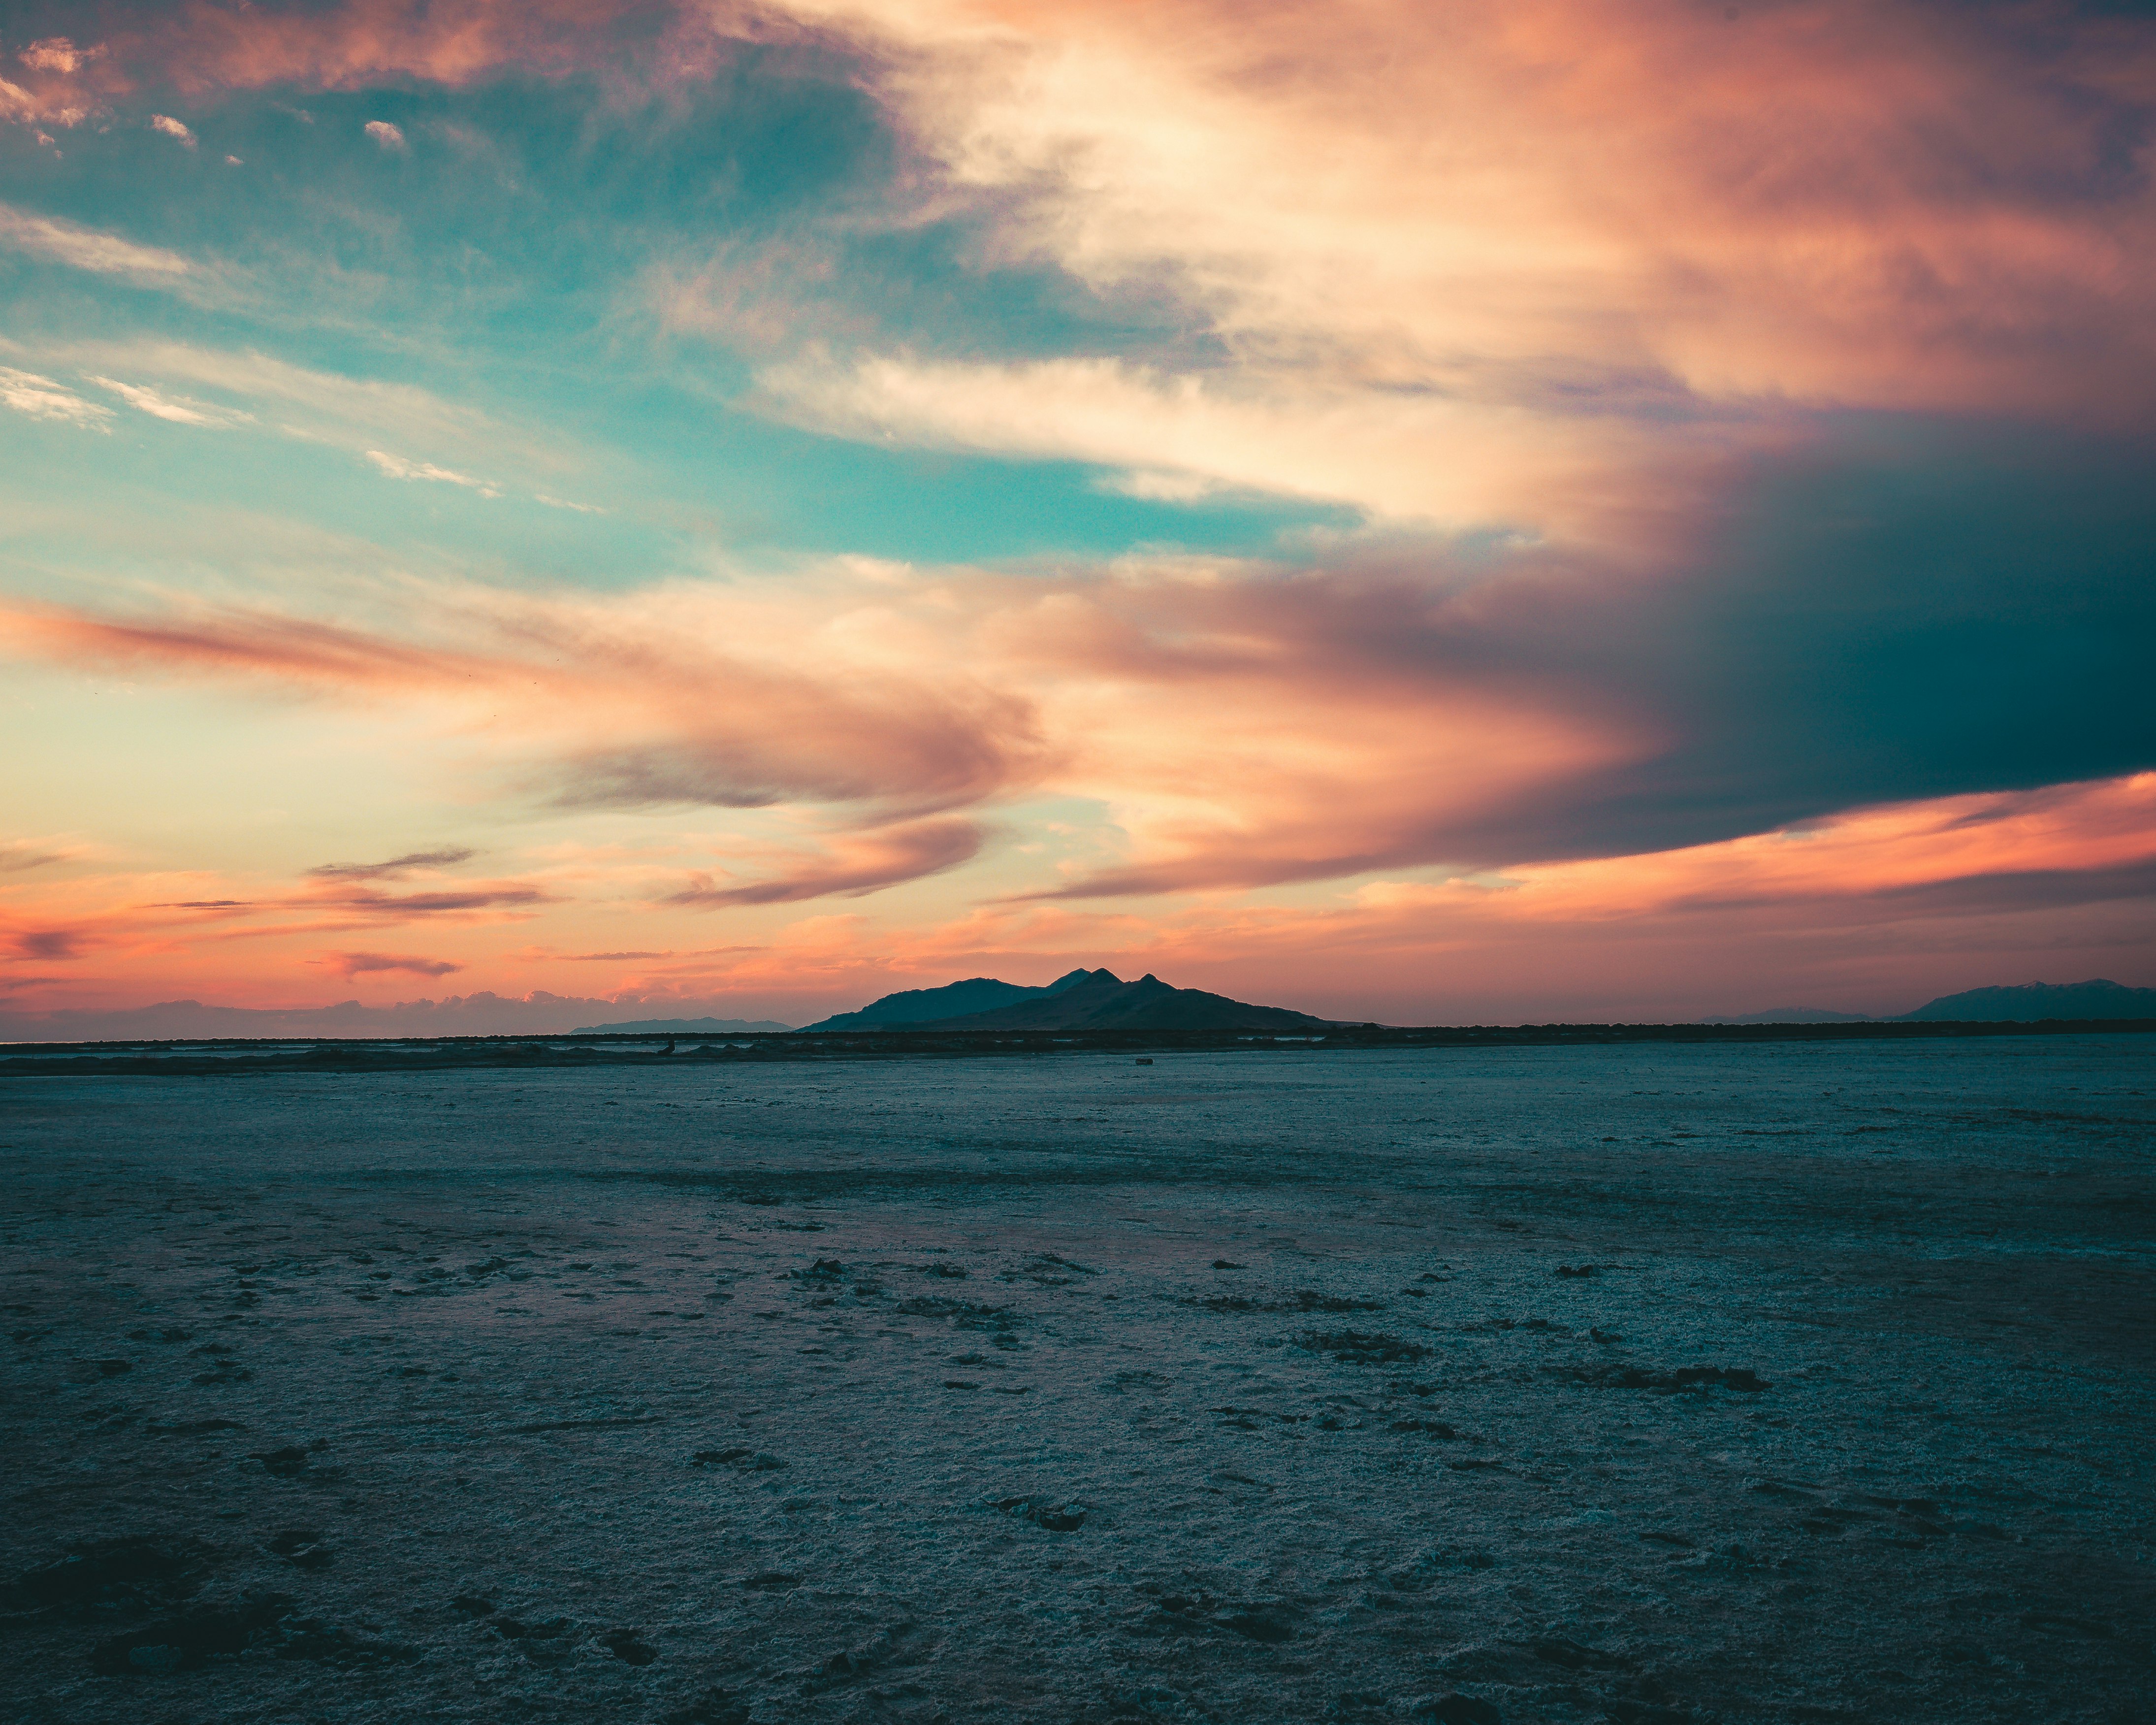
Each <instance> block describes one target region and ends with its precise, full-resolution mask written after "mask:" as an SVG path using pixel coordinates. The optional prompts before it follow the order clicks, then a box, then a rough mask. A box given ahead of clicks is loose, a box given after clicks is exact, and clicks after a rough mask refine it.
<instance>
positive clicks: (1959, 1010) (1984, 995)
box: [1902, 979, 2156, 1024]
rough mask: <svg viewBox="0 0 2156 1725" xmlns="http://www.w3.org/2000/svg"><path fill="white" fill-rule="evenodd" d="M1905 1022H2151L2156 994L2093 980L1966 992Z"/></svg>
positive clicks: (1911, 1014) (1906, 1015)
mask: <svg viewBox="0 0 2156 1725" xmlns="http://www.w3.org/2000/svg"><path fill="white" fill-rule="evenodd" d="M1902 1018H1903V1019H1905V1020H1907V1019H1960V1020H1962V1021H1963V1022H1964V1023H1967V1022H1971V1021H1990V1022H1994V1023H1995V1022H1999V1021H2000V1020H2007V1021H2011V1022H2014V1023H2018V1024H2034V1023H2035V1022H2036V1020H2038V1019H2156V988H2127V987H2126V986H2125V985H2124V984H2123V983H2109V982H2104V981H2102V980H2101V979H2098V980H2097V981H2094V982H2087V983H2017V984H2015V985H2014V986H2012V987H2010V988H1969V989H1966V990H1964V991H1963V993H1958V994H1942V995H1940V996H1939V998H1938V999H1936V1000H1928V1001H1926V1002H1925V1003H1924V1004H1922V1006H1920V1007H1918V1008H1917V1009H1916V1010H1915V1011H1914V1012H1905V1013H1903V1014H1902Z"/></svg>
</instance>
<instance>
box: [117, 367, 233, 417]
mask: <svg viewBox="0 0 2156 1725" xmlns="http://www.w3.org/2000/svg"><path fill="white" fill-rule="evenodd" d="M88 376H89V378H90V382H93V383H95V384H96V385H97V387H98V388H100V389H109V390H110V391H111V392H112V393H114V394H115V395H116V396H118V397H119V398H121V400H122V401H124V402H126V403H127V405H128V406H129V407H131V408H134V409H135V410H136V412H137V413H147V414H148V415H149V416H150V417H151V418H153V419H165V420H169V421H170V422H171V423H172V424H175V425H198V426H201V427H202V428H203V429H205V430H210V431H222V430H225V429H229V428H231V427H233V426H235V425H247V424H253V423H254V414H252V413H242V412H240V411H239V409H237V408H220V407H214V406H213V405H211V404H210V403H208V402H200V401H195V400H193V399H191V398H188V397H187V396H178V397H173V396H167V395H162V394H160V393H158V392H157V390H154V389H150V388H145V387H143V386H142V385H141V384H136V383H122V382H121V381H120V380H119V379H118V378H116V377H99V376H97V375H96V374H95V372H92V373H89V374H88Z"/></svg>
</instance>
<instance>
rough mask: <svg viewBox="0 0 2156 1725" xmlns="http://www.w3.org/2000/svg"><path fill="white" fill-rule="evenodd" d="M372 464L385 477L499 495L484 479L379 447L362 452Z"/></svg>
mask: <svg viewBox="0 0 2156 1725" xmlns="http://www.w3.org/2000/svg"><path fill="white" fill-rule="evenodd" d="M363 453H364V454H366V456H367V459H368V460H369V461H372V463H373V464H374V466H375V470H376V471H377V472H378V473H380V474H381V475H382V477H383V478H385V479H393V480H425V481H428V482H429V483H431V484H434V485H460V486H462V487H463V488H464V489H465V490H468V491H476V492H478V493H479V495H480V496H482V497H499V496H500V495H501V492H500V488H499V487H497V486H495V485H490V484H488V483H487V481H486V480H477V479H474V478H473V477H472V476H471V475H470V474H468V473H459V472H457V471H456V470H454V469H453V468H448V467H437V466H436V465H434V463H433V462H431V461H408V460H406V459H404V458H403V456H402V455H391V454H385V453H384V452H383V451H382V450H380V449H368V450H366V451H364V452H363Z"/></svg>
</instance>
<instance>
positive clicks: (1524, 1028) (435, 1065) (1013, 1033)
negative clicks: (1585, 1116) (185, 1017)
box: [0, 1018, 2156, 1078]
mask: <svg viewBox="0 0 2156 1725" xmlns="http://www.w3.org/2000/svg"><path fill="white" fill-rule="evenodd" d="M2148 1034H2156V1018H2149V1019H2040V1020H2038V1021H2036V1022H2035V1023H2033V1024H2030V1023H2018V1022H2016V1021H2015V1020H2012V1019H1979V1020H1961V1021H1956V1020H1953V1019H1938V1020H1921V1019H1920V1020H1917V1021H1913V1022H1912V1021H1907V1020H1899V1019H1887V1020H1876V1021H1867V1022H1861V1023H1856V1024H1474V1025H1450V1024H1445V1025H1430V1026H1424V1027H1419V1028H1394V1027H1389V1026H1386V1025H1380V1024H1340V1025H1334V1026H1332V1027H1331V1028H1329V1029H1325V1030H1322V1031H1310V1032H1305V1033H1298V1034H1274V1033H1270V1032H1267V1031H1263V1030H1259V1031H1250V1030H1065V1031H1059V1032H1053V1033H1051V1032H1046V1031H1020V1030H874V1031H863V1032H855V1033H851V1034H849V1033H846V1032H843V1031H838V1032H834V1031H829V1030H826V1031H820V1032H814V1033H804V1032H801V1031H789V1032H784V1033H765V1034H740V1035H735V1036H731V1037H726V1038H723V1039H720V1038H713V1039H711V1040H696V1039H680V1038H675V1039H669V1040H670V1042H671V1044H672V1047H671V1051H668V1050H661V1049H659V1048H655V1047H654V1046H653V1043H654V1041H656V1040H659V1039H657V1038H655V1037H654V1036H651V1035H649V1034H643V1035H621V1034H579V1035H571V1036H454V1037H439V1038H432V1037H425V1038H413V1037H399V1038H395V1039H393V1040H384V1041H379V1042H375V1041H361V1040H336V1041H323V1042H320V1043H312V1044H309V1045H305V1046H295V1040H298V1039H291V1038H284V1037H279V1038H274V1039H267V1040H253V1039H214V1040H187V1041H180V1042H129V1043H30V1044H24V1045H21V1051H20V1052H18V1053H4V1052H0V1078H44V1077H51V1078H87V1077H108V1076H132V1075H137V1074H140V1075H143V1076H199V1077H243V1076H264V1075H275V1074H278V1073H295V1074H299V1073H364V1072H412V1071H439V1070H454V1069H471V1068H480V1067H495V1068H508V1069H514V1070H548V1071H551V1070H559V1069H562V1068H574V1067H583V1066H609V1067H612V1066H682V1065H765V1064H768V1063H771V1062H774V1061H788V1062H795V1061H821V1062H824V1063H830V1062H834V1061H844V1060H964V1059H981V1058H988V1057H993V1056H1009V1055H1064V1054H1147V1053H1162V1054H1178V1053H1192V1054H1199V1053H1204V1054H1269V1053H1278V1054H1308V1053H1325V1052H1329V1051H1332V1050H1341V1049H1392V1048H1528V1047H1550V1046H1558V1047H1567V1046H1570V1047H1599V1046H1607V1045H1618V1044H1625V1043H1650V1042H1686V1043H1735V1044H1739V1045H1753V1044H1758V1043H1767V1042H1908V1041H1924V1040H1934V1039H1937V1038H1940V1037H1971V1036H2097V1035H2114V1036H2115V1035H2148ZM685 1040H686V1041H691V1042H693V1043H694V1045H693V1046H683V1045H682V1043H683V1042H684V1041H685Z"/></svg>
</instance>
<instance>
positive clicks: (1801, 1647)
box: [0, 1037, 2156, 1725]
mask: <svg viewBox="0 0 2156 1725" xmlns="http://www.w3.org/2000/svg"><path fill="white" fill-rule="evenodd" d="M2152 1055H2156V1041H2152V1040H2149V1039H2136V1038H2128V1037H2119V1038H2099V1037H2088V1038H2078V1037H2076V1038H2053V1039H2038V1038H2029V1039H2020V1038H2016V1039H2012V1040H1987V1041H1982V1042H1966V1043H1963V1042H1933V1043H1925V1044H1921V1045H1893V1044H1876V1043H1875V1044H1844V1045H1816V1044H1810V1045H1807V1044H1789V1045H1770V1046H1765V1047H1758V1048H1749V1049H1740V1048H1733V1047H1732V1048H1722V1047H1681V1046H1631V1047H1625V1048H1616V1049H1547V1050H1537V1049H1519V1050H1412V1051H1404V1052H1355V1053H1340V1052H1332V1053H1328V1052H1324V1051H1320V1050H1304V1051H1296V1052H1288V1051H1281V1052H1274V1053H1267V1054H1246V1055H1177V1054H1171V1053H1163V1054H1160V1055H1158V1056H1157V1061H1156V1064H1155V1065H1152V1067H1150V1068H1140V1067H1137V1066H1135V1065H1133V1064H1132V1060H1130V1058H1129V1057H1127V1056H1122V1057H1108V1056H1099V1055H1065V1056H1055V1057H1047V1058H1032V1059H1022V1060H1017V1059H1014V1060H962V1061H949V1062H937V1063H928V1062H921V1063H901V1062H863V1063H858V1064H844V1065H840V1064H833V1065H773V1066H769V1067H762V1068H755V1069H749V1068H743V1067H738V1066H737V1067H728V1068H715V1067H711V1066H706V1067H703V1068H699V1069H689V1068H683V1069H680V1070H675V1069H672V1068H664V1069H655V1068H641V1069H635V1070H628V1071H622V1070H615V1071H611V1072H608V1071H582V1072H577V1071H571V1072H562V1073H552V1074H536V1075H535V1074H531V1073H509V1072H489V1071H480V1072H474V1073H459V1074H457V1075H455V1076H454V1077H453V1078H451V1077H446V1076H441V1075H426V1074H418V1075H406V1076H383V1075H367V1076H342V1077H338V1076H310V1077H275V1078H268V1077H234V1078H198V1077H175V1078H160V1077H131V1078H110V1079H88V1080H75V1079H51V1078H44V1079H33V1080H15V1081H9V1082H8V1083H7V1084H6V1085H5V1086H0V1177H4V1181H5V1199H6V1202H5V1216H6V1221H5V1224H4V1233H3V1234H0V1240H4V1247H5V1260H4V1265H0V1268H4V1271H5V1281H4V1283H3V1284H0V1300H4V1302H5V1305H6V1318H5V1333H6V1334H7V1336H8V1337H10V1338H11V1339H9V1340H8V1342H7V1343H6V1347H5V1349H4V1357H5V1360H6V1374H7V1375H6V1378H5V1384H6V1402H5V1408H4V1429H3V1430H0V1439H4V1442H5V1444H6V1453H7V1455H8V1458H9V1466H8V1479H7V1483H6V1485H5V1486H4V1487H0V1493H4V1502H5V1507H6V1514H5V1517H4V1526H3V1527H0V1579H4V1580H5V1581H6V1582H7V1583H8V1592H7V1594H6V1595H5V1596H4V1598H0V1610H4V1612H5V1615H4V1618H0V1637H4V1649H5V1653H6V1659H5V1661H4V1673H0V1716H4V1717H8V1718H9V1719H13V1720H21V1721H33V1722H34V1721H46V1720H51V1721H67V1722H71V1725H74V1722H80V1725H92V1722H103V1721H113V1722H125V1725H145V1722H162V1721H168V1720H169V1721H176V1722H177V1721H197V1720H200V1721H208V1720H218V1721H222V1722H234V1725H237V1722H253V1721H264V1722H266V1721H287V1720H307V1721H354V1722H357V1721H370V1722H372V1721H383V1720H394V1721H405V1720H443V1721H482V1720H501V1721H519V1722H523V1721H557V1720H558V1721H563V1722H567V1721H576V1722H584V1721H589V1720H594V1719H601V1718H604V1719H609V1720H612V1719H622V1720H629V1721H635V1720H650V1721H654V1722H670V1725H750V1722H753V1725H778V1722H780V1721H797V1720H798V1721H820V1720H830V1721H839V1720H860V1721H870V1720H876V1721H917V1722H921V1725H927V1722H929V1721H932V1720H936V1719H939V1718H941V1719H949V1720H952V1721H958V1720H1005V1719H1009V1720H1025V1721H1034V1720H1039V1721H1053V1722H1056V1725H1065V1722H1070V1725H1079V1722H1087V1725H1091V1722H1101V1725H1105V1722H1107V1721H1111V1720H1119V1719H1133V1720H1156V1721H1168V1720H1191V1721H1199V1720H1204V1721H1222V1722H1228V1721H1233V1722H1238V1725H1242V1722H1261V1721H1276V1720H1278V1721H1319V1720H1326V1721H1340V1722H1363V1721H1368V1722H1377V1721H1383V1720H1391V1719H1401V1720H1406V1719H1423V1720H1436V1721H1445V1722H1449V1725H1458V1722H1471V1725H1486V1722H1489V1721H1496V1720H1501V1721H1503V1722H1507V1725H1519V1722H1534V1721H1548V1722H1572V1721H1579V1722H1594V1721H1604V1720H1614V1721H1618V1722H1620V1725H1675V1722H1679V1721H1697V1722H1702V1725H1706V1722H1713V1721H1726V1722H1737V1721H1754V1720H1757V1721H1774V1722H1783V1721H1790V1722H1794V1721H1799V1720H1809V1721H1851V1722H1857V1721H1879V1722H1882V1725H1884V1722H1890V1721H1891V1722H1903V1721H1926V1722H1932V1721H1942V1722H1950V1721H1993V1720H1997V1721H2008V1720H2011V1721H2015V1722H2030V1725H2036V1722H2043V1721H2052V1720H2056V1721H2061V1722H2065V1721H2074V1722H2087V1721H2108V1722H2116V1725H2127V1722H2129V1721H2132V1722H2138V1721H2142V1720H2145V1719H2147V1718H2148V1717H2151V1714H2152V1712H2156V1709H2152V1706H2151V1702H2150V1696H2151V1676H2152V1668H2153V1666H2156V1617H2153V1616H2152V1601H2153V1600H2156V1586H2152V1582H2156V1575H2152V1568H2151V1559H2152V1552H2151V1548H2150V1532H2149V1529H2150V1525H2151V1522H2150V1516H2149V1512H2150V1508H2151V1497H2152V1493H2151V1490H2150V1483H2151V1482H2150V1452H2149V1446H2148V1432H2149V1430H2151V1429H2152V1421H2151V1413H2152V1407H2151V1403H2152V1399H2156V1398H2152V1394H2151V1389H2150V1378H2149V1372H2148V1363H2149V1361H2150V1359H2151V1358H2156V1348H2152V1342H2156V1301H2152V1299H2151V1294H2152V1291H2156V1276H2152V1250H2151V1238H2150V1220H2151V1216H2152V1213H2153V1212H2152V1204H2151V1199H2152V1193H2156V1168H2152V1150H2156V1059H2152ZM1216 1260H1217V1261H1216Z"/></svg>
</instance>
